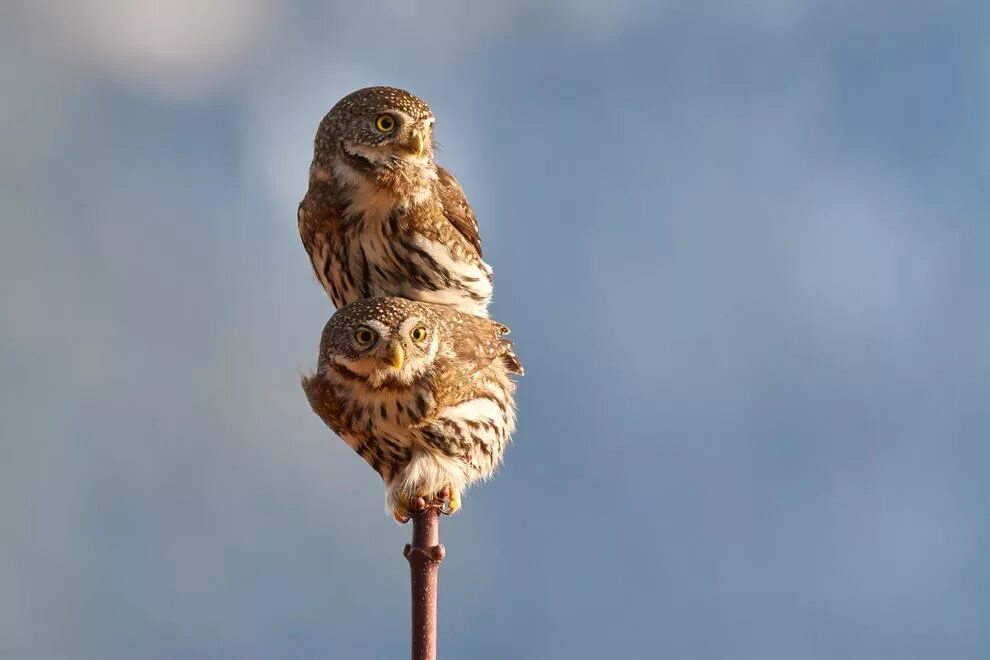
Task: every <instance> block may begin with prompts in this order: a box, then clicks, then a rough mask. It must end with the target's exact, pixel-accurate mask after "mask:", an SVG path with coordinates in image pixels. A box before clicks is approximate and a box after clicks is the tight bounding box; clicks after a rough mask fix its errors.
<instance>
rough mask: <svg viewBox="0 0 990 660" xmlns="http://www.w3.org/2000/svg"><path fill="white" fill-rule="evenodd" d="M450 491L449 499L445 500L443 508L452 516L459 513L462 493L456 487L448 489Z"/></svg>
mask: <svg viewBox="0 0 990 660" xmlns="http://www.w3.org/2000/svg"><path fill="white" fill-rule="evenodd" d="M448 492H449V493H450V495H449V497H448V498H447V501H445V502H443V504H442V509H441V510H442V511H443V512H444V513H445V514H446V515H448V516H452V515H454V514H455V513H457V512H458V511H459V510H460V508H461V493H460V491H458V490H456V489H454V488H450V489H448Z"/></svg>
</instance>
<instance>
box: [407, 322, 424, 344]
mask: <svg viewBox="0 0 990 660" xmlns="http://www.w3.org/2000/svg"><path fill="white" fill-rule="evenodd" d="M409 336H410V337H412V340H413V341H423V340H424V339H426V326H422V325H417V326H416V327H415V328H413V329H412V332H410V333H409Z"/></svg>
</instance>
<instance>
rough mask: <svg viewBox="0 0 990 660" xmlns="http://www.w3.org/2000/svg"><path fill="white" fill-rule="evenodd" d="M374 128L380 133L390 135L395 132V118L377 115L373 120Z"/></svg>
mask: <svg viewBox="0 0 990 660" xmlns="http://www.w3.org/2000/svg"><path fill="white" fill-rule="evenodd" d="M375 128H377V129H378V130H379V131H380V132H382V133H391V132H392V131H394V130H395V117H393V116H392V115H378V119H376V120H375Z"/></svg>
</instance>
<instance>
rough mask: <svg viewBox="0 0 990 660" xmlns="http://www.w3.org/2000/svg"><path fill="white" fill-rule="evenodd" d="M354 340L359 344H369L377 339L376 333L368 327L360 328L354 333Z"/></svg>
mask: <svg viewBox="0 0 990 660" xmlns="http://www.w3.org/2000/svg"><path fill="white" fill-rule="evenodd" d="M354 341H356V342H357V343H358V346H367V345H368V344H370V343H371V342H373V341H375V333H373V332H372V331H371V330H368V329H367V328H358V330H357V332H355V333H354Z"/></svg>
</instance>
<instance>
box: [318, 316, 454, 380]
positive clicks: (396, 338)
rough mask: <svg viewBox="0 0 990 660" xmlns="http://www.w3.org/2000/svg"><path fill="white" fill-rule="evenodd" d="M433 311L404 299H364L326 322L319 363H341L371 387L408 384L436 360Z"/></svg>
mask: <svg viewBox="0 0 990 660" xmlns="http://www.w3.org/2000/svg"><path fill="white" fill-rule="evenodd" d="M441 332H442V328H441V327H440V319H439V317H438V316H437V314H436V313H435V312H433V310H431V309H430V308H429V307H426V306H424V305H421V304H418V303H414V302H412V301H409V300H406V299H404V298H368V299H365V300H358V301H355V302H353V303H351V304H349V305H347V306H345V307H343V308H341V309H340V310H339V311H338V312H337V313H336V314H334V315H333V317H332V318H331V319H330V321H329V322H327V325H326V328H324V330H323V339H322V342H321V344H320V354H321V364H325V363H326V362H332V363H334V364H336V365H338V366H340V367H343V368H344V369H346V370H347V371H348V372H350V373H351V374H353V375H354V377H355V378H357V379H360V380H364V381H365V382H366V383H367V385H368V386H369V387H372V388H376V389H377V388H379V387H382V386H384V385H389V384H400V385H408V384H410V383H412V382H413V381H414V380H416V379H417V378H418V377H420V376H422V375H423V374H424V373H426V372H427V371H428V370H429V369H430V368H431V367H432V366H433V364H434V362H435V360H436V357H437V354H438V352H439V350H440V344H441V336H440V335H441Z"/></svg>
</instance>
